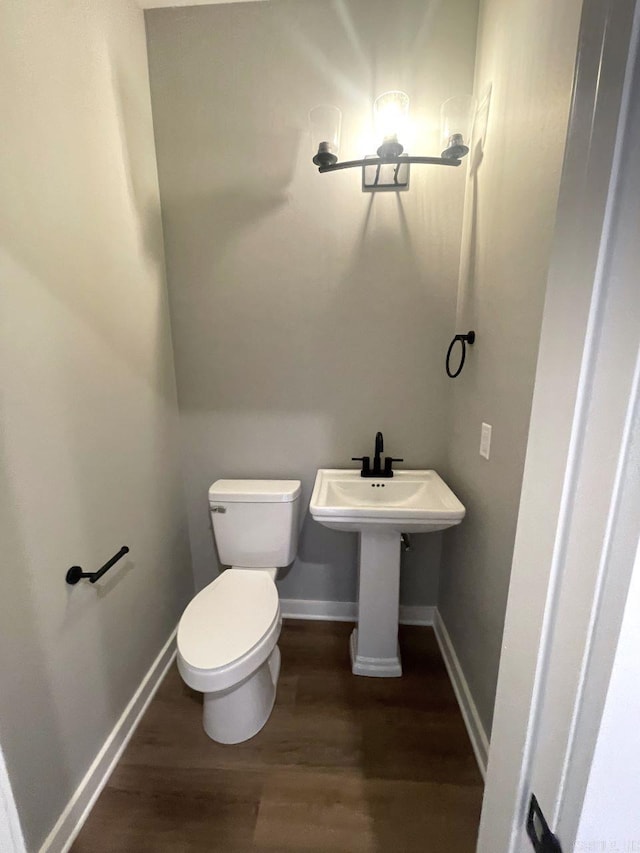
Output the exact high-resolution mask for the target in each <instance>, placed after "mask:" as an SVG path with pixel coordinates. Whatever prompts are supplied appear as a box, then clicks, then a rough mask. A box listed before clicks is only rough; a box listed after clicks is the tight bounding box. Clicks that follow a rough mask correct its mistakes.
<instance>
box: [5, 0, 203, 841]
mask: <svg viewBox="0 0 640 853" xmlns="http://www.w3.org/2000/svg"><path fill="white" fill-rule="evenodd" d="M0 56H2V74H1V75H0V103H1V104H2V116H3V132H2V134H0V197H1V198H2V205H1V206H0V281H1V282H2V286H1V288H0V374H1V375H0V385H1V387H2V398H1V411H0V422H1V423H2V443H1V445H0V450H1V453H2V459H1V463H0V471H1V472H2V474H1V476H2V487H1V488H0V500H1V503H2V506H1V511H0V525H1V529H0V541H1V542H2V561H3V566H4V571H3V573H2V593H1V594H0V624H1V625H2V642H1V643H0V683H1V684H2V689H1V690H0V741H1V742H2V747H3V751H4V754H5V758H6V761H7V765H8V770H9V773H10V776H11V782H12V785H13V789H14V793H15V797H16V801H17V805H18V809H19V812H20V817H21V820H22V824H23V827H24V831H25V835H26V839H27V844H28V849H29V850H36V849H38V848H39V846H40V844H41V843H42V841H43V839H44V837H45V836H46V835H47V833H48V832H49V830H50V829H51V828H52V826H53V824H54V823H55V821H56V820H57V818H58V817H59V815H60V813H61V811H62V809H63V808H64V806H65V805H66V804H67V802H68V800H69V799H70V797H71V795H72V793H73V791H74V790H75V788H76V787H77V785H78V783H79V782H80V780H81V778H82V777H83V775H84V774H85V772H86V771H87V769H88V768H89V765H90V763H91V762H92V761H93V759H94V758H95V756H96V754H97V752H98V750H99V749H100V747H101V746H102V744H103V743H104V740H105V739H106V737H107V735H108V734H109V733H110V732H111V730H112V728H113V726H114V724H115V722H116V721H117V719H118V718H119V716H120V714H121V713H122V711H123V710H124V708H125V706H126V704H127V703H128V701H129V700H130V698H131V696H132V695H133V693H134V691H135V690H136V688H137V687H138V686H139V685H140V682H141V680H142V678H143V676H144V674H145V673H146V671H147V670H148V668H149V667H150V665H151V663H152V662H153V660H154V659H155V657H156V655H157V654H158V652H159V651H160V649H161V648H162V646H163V645H164V643H165V642H166V640H167V638H168V637H169V635H170V632H171V631H172V629H173V628H174V627H175V625H176V622H177V619H178V616H179V614H180V612H181V609H182V607H183V606H184V604H185V602H186V601H187V600H188V598H189V596H190V594H192V590H193V585H192V580H191V573H190V569H189V552H188V539H187V533H186V518H185V515H184V511H183V498H182V494H181V483H180V478H179V471H178V468H179V465H178V448H177V406H176V397H175V387H174V385H175V383H174V375H173V367H172V354H171V343H170V337H169V326H168V316H167V304H166V295H165V287H164V281H163V253H162V232H161V223H160V216H159V197H158V185H157V175H156V165H155V159H154V149H153V136H152V126H151V110H150V101H149V88H148V72H147V64H146V54H145V35H144V21H143V16H142V12H140V11H139V10H138V9H137V8H136V7H135V6H134V4H133V3H128V2H126V0H114V2H111V3H109V4H106V3H102V2H98V0H86V1H85V2H83V3H81V4H80V3H72V4H70V3H68V2H66V1H65V2H63V0H55V2H52V0H32V2H29V3H18V2H10V3H3V4H1V6H0ZM122 544H127V545H129V547H130V548H131V553H130V555H129V556H128V558H126V559H125V560H123V561H122V562H121V563H119V564H118V566H117V567H114V569H113V570H112V573H111V575H107V577H106V578H105V579H104V580H103V581H101V582H100V583H99V584H97V585H95V586H92V585H90V584H88V583H87V582H83V583H82V584H79V585H78V586H76V587H70V586H68V585H67V584H65V582H64V575H65V572H66V570H67V568H68V567H69V566H71V565H73V564H76V563H77V564H80V565H82V566H83V567H85V568H86V569H93V568H97V567H98V566H99V565H101V564H102V562H104V561H105V560H106V559H107V558H108V557H110V556H111V555H112V554H113V553H114V552H115V551H116V550H117V549H118V548H119V547H120V546H121V545H122Z"/></svg>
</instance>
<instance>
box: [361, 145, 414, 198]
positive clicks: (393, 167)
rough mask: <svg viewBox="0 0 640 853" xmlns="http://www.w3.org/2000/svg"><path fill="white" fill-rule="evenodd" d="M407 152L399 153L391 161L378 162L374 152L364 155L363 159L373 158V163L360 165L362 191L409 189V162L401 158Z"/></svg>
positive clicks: (399, 190)
mask: <svg viewBox="0 0 640 853" xmlns="http://www.w3.org/2000/svg"><path fill="white" fill-rule="evenodd" d="M405 157H408V155H407V154H404V155H400V156H399V157H397V158H396V159H394V160H393V161H392V162H389V163H384V162H382V163H380V162H379V158H378V157H377V156H376V155H375V154H371V155H368V156H366V157H365V158H364V159H365V160H369V159H371V160H375V161H376V162H375V164H372V165H371V166H367V165H365V166H363V167H362V192H365V193H374V192H405V191H406V190H408V189H409V177H410V172H409V163H404V162H403V160H404V158H405Z"/></svg>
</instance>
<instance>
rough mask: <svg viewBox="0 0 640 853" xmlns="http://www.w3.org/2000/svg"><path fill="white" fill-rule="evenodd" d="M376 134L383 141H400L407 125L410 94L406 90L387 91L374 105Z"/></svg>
mask: <svg viewBox="0 0 640 853" xmlns="http://www.w3.org/2000/svg"><path fill="white" fill-rule="evenodd" d="M373 113H374V120H375V126H376V134H377V137H378V139H380V140H381V141H382V142H398V140H399V138H400V137H401V136H402V133H403V131H404V130H406V126H407V118H408V116H409V96H408V95H405V93H404V92H398V91H393V92H385V93H384V94H383V95H380V96H379V97H377V98H376V100H375V103H374V105H373Z"/></svg>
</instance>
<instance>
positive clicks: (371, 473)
mask: <svg viewBox="0 0 640 853" xmlns="http://www.w3.org/2000/svg"><path fill="white" fill-rule="evenodd" d="M383 452H384V438H383V436H382V433H381V432H377V433H376V444H375V453H374V457H373V468H371V463H370V460H369V457H368V456H352V457H351V459H352V461H353V462H362V470H361V471H360V476H361V477H387V478H388V477H393V468H392V466H393V463H394V462H404V459H399V458H394V457H393V456H387V457H386V458H385V460H384V468H383V467H382V458H381V457H382V453H383Z"/></svg>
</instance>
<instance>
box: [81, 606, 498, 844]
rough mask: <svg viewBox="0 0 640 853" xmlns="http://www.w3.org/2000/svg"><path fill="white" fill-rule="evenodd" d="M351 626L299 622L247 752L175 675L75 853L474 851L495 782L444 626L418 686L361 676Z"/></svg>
mask: <svg viewBox="0 0 640 853" xmlns="http://www.w3.org/2000/svg"><path fill="white" fill-rule="evenodd" d="M350 631H351V626H350V625H347V624H343V623H330V622H298V621H290V622H288V623H286V624H285V625H284V627H283V630H282V635H281V638H280V649H281V651H282V671H281V674H280V681H279V685H278V698H277V702H276V707H275V708H274V711H273V714H272V715H271V717H270V719H269V721H268V723H267V725H266V726H265V728H264V729H263V730H262V731H261V732H260V733H259V734H258V735H257V736H256V737H255V738H253V739H252V740H250V741H247V742H246V743H242V744H238V745H236V746H222V745H220V744H216V743H214V742H213V741H211V740H209V738H208V737H207V736H206V735H205V733H204V731H203V729H202V723H201V713H202V699H201V696H200V694H198V693H194V692H192V691H191V690H189V688H187V687H185V686H184V684H183V683H182V681H181V679H180V676H179V675H178V672H177V670H176V669H175V667H172V668H171V670H170V671H169V673H168V675H167V677H166V678H165V680H164V682H163V683H162V685H161V686H160V689H159V691H158V693H157V694H156V696H155V698H154V699H153V702H152V703H151V705H150V706H149V709H148V711H147V713H146V714H145V716H144V718H143V720H142V722H141V723H140V726H139V728H138V730H137V731H136V733H135V735H134V736H133V738H132V740H131V742H130V744H129V746H128V747H127V749H126V751H125V753H124V755H123V757H122V759H121V761H120V763H119V764H118V766H117V767H116V769H115V771H114V773H113V775H112V777H111V779H110V780H109V783H108V784H107V786H106V788H105V789H104V791H103V792H102V794H101V796H100V797H99V799H98V801H97V803H96V805H95V807H94V809H93V811H92V813H91V815H90V816H89V819H88V820H87V822H86V824H85V825H84V827H83V829H82V831H81V833H80V835H79V837H78V839H77V841H76V842H75V844H74V845H73V847H72V853H103V851H109V853H111V851H136V853H143V851H153V853H164V851H171V853H192V851H193V853H195V851H225V853H238V851H279V853H290V851H291V853H293V851H295V852H296V853H297V851H305V853H335V851H341V853H342V851H343V852H344V853H374V851H375V853H392V851H393V853H396V851H397V853H411V851H419V853H436V851H437V853H473V851H474V850H475V840H476V834H477V827H478V819H479V814H480V803H481V797H482V780H481V778H480V774H479V772H478V769H477V766H476V763H475V760H474V757H473V753H472V751H471V745H470V743H469V740H468V737H467V734H466V731H465V728H464V724H463V722H462V718H461V716H460V712H459V710H458V706H457V704H456V700H455V697H454V694H453V691H452V689H451V685H450V683H449V680H448V678H447V674H446V671H445V668H444V664H443V663H442V659H441V657H440V654H439V651H438V647H437V644H436V641H435V638H434V635H433V631H432V630H431V629H429V628H409V627H405V628H402V629H401V634H400V642H401V648H402V655H403V666H404V672H405V674H404V675H403V677H402V678H362V677H356V676H354V675H352V674H351V671H350V667H349V655H348V637H349V633H350Z"/></svg>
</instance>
